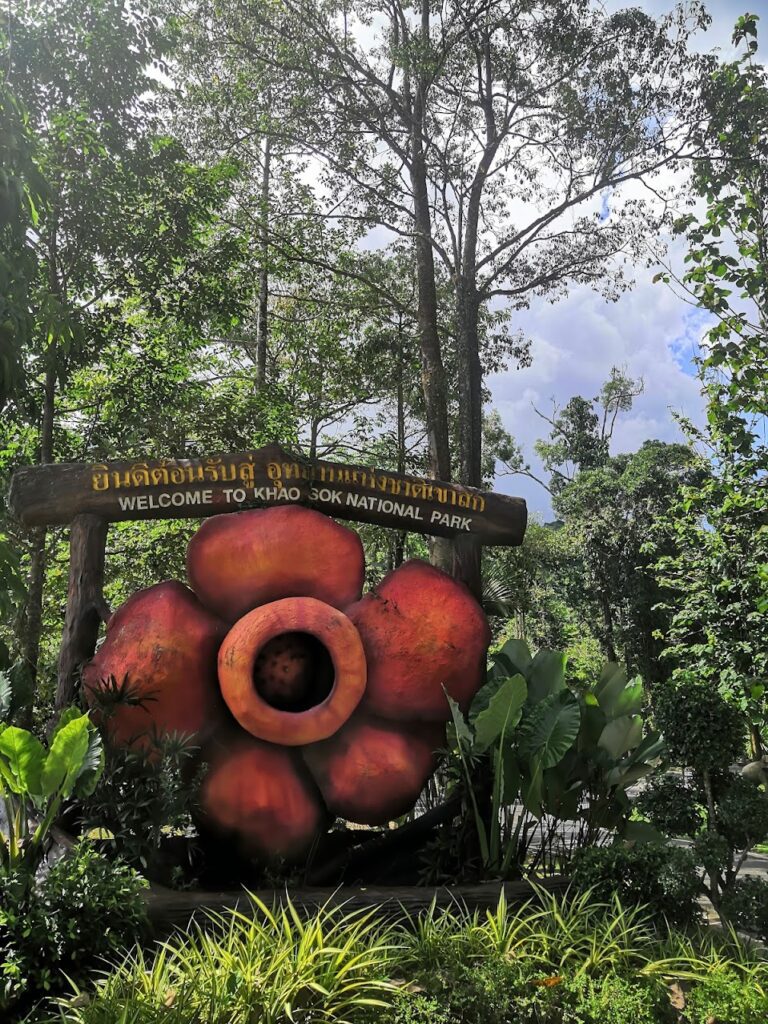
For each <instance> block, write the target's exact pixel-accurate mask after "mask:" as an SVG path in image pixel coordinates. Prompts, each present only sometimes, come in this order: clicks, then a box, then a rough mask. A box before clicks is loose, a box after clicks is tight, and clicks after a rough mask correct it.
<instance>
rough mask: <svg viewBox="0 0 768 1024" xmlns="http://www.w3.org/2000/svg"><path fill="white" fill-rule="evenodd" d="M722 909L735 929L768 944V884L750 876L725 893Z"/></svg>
mask: <svg viewBox="0 0 768 1024" xmlns="http://www.w3.org/2000/svg"><path fill="white" fill-rule="evenodd" d="M721 909H722V912H723V914H724V916H725V917H726V918H727V919H728V920H729V921H730V922H731V924H732V925H733V927H734V928H738V929H739V930H740V931H745V932H749V933H750V934H752V935H756V936H757V937H758V938H760V939H762V941H763V942H768V882H767V881H766V880H765V879H764V878H756V877H755V876H753V875H749V876H747V877H745V878H739V879H737V880H736V881H735V882H734V883H733V884H732V885H731V886H730V887H729V888H728V889H727V890H726V892H724V893H723V898H722V902H721Z"/></svg>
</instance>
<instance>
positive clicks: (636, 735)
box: [597, 715, 643, 761]
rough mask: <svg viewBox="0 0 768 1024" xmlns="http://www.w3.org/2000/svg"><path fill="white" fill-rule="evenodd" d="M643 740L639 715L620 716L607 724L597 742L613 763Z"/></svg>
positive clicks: (641, 722) (641, 721)
mask: <svg viewBox="0 0 768 1024" xmlns="http://www.w3.org/2000/svg"><path fill="white" fill-rule="evenodd" d="M642 738H643V720H642V718H641V717H640V715H622V717H621V718H614V719H613V721H612V722H608V724H607V725H606V727H605V728H604V729H603V731H602V733H601V734H600V739H599V740H598V742H597V745H598V746H599V747H602V748H603V750H606V751H607V752H608V753H609V754H610V756H611V757H612V758H613V759H614V761H618V760H619V758H620V757H624V755H625V754H628V753H629V751H630V750H634V748H635V747H636V746H637V745H638V744H639V743H640V741H641V740H642Z"/></svg>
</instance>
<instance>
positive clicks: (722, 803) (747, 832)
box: [717, 775, 768, 850]
mask: <svg viewBox="0 0 768 1024" xmlns="http://www.w3.org/2000/svg"><path fill="white" fill-rule="evenodd" d="M717 830H718V832H719V833H720V834H721V835H722V836H723V837H724V838H725V839H726V841H727V842H728V845H729V846H730V847H731V848H732V849H735V850H748V849H750V848H751V847H753V846H755V845H757V843H761V842H765V839H766V838H767V837H768V793H766V792H765V790H762V789H759V788H758V787H757V786H756V785H755V784H754V783H753V782H749V781H748V780H747V779H744V778H741V777H740V776H738V775H737V776H734V777H733V778H732V779H729V785H728V787H727V788H726V790H725V792H724V793H722V794H721V795H720V796H719V799H718V801H717Z"/></svg>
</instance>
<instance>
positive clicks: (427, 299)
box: [410, 0, 451, 480]
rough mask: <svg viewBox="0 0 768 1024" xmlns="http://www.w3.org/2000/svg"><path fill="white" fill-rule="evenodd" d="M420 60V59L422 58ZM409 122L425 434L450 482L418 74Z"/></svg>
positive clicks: (425, 6)
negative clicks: (425, 422)
mask: <svg viewBox="0 0 768 1024" xmlns="http://www.w3.org/2000/svg"><path fill="white" fill-rule="evenodd" d="M420 40H421V43H422V47H423V48H424V47H427V46H428V44H429V0H421V33H420ZM420 59H424V58H423V57H421V58H420ZM415 77H416V88H415V90H414V95H413V105H412V113H411V123H410V141H411V166H410V179H411V190H412V192H413V215H414V250H415V257H416V283H417V289H418V317H417V321H418V328H419V344H420V347H421V381H422V387H423V389H424V402H425V408H426V419H427V434H428V437H429V456H430V470H431V473H432V476H433V477H436V478H437V479H438V480H450V479H451V449H450V435H449V431H448V389H447V386H446V380H445V368H444V366H443V357H442V351H441V346H440V335H439V332H438V329H437V286H436V284H435V260H434V254H433V252H432V219H431V213H430V208H429V194H428V189H427V168H426V161H425V157H424V136H425V134H426V133H425V124H424V121H425V108H426V91H427V81H426V76H425V74H424V72H423V71H422V70H421V69H419V73H418V75H417V76H415Z"/></svg>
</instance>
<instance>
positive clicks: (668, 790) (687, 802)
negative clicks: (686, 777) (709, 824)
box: [634, 775, 704, 838]
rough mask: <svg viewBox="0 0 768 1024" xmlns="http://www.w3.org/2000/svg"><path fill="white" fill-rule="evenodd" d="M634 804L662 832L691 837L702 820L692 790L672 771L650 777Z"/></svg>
mask: <svg viewBox="0 0 768 1024" xmlns="http://www.w3.org/2000/svg"><path fill="white" fill-rule="evenodd" d="M634 807H635V810H637V811H639V812H640V813H641V814H642V815H644V816H645V817H646V818H648V820H649V821H650V823H651V824H652V825H653V827H654V828H656V829H658V831H659V832H660V833H661V834H662V835H665V836H688V837H689V838H692V837H693V836H695V835H696V834H697V833H698V832H699V831H700V830H701V828H702V825H703V824H704V808H703V806H702V805H701V803H700V802H699V800H698V798H697V795H696V793H695V792H694V790H693V789H692V788H691V787H690V786H688V785H686V784H685V782H684V781H683V779H682V778H680V777H678V776H675V775H661V776H658V777H655V778H652V779H650V780H649V781H648V784H647V785H646V786H645V788H644V789H643V791H642V792H641V793H640V794H639V795H638V796H637V797H636V799H635V801H634Z"/></svg>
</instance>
